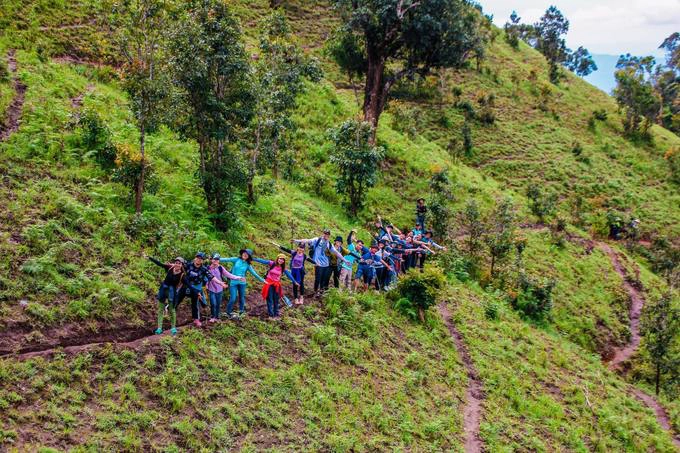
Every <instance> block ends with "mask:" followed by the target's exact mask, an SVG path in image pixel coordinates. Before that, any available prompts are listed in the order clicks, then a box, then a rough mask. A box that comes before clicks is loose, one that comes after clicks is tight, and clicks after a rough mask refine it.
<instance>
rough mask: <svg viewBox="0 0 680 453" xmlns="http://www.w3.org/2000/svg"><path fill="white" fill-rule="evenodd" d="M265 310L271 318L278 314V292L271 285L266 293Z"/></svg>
mask: <svg viewBox="0 0 680 453" xmlns="http://www.w3.org/2000/svg"><path fill="white" fill-rule="evenodd" d="M267 312H268V313H269V316H270V317H272V318H275V317H277V316H279V293H278V291H276V289H274V288H271V287H270V288H269V292H268V293H267Z"/></svg>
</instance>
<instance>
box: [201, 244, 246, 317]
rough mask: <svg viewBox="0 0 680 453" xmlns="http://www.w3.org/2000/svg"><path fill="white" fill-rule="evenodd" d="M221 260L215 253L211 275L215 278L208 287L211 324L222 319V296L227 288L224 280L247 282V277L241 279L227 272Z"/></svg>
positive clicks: (211, 260)
mask: <svg viewBox="0 0 680 453" xmlns="http://www.w3.org/2000/svg"><path fill="white" fill-rule="evenodd" d="M221 258H222V257H221V256H220V255H219V253H215V254H214V255H213V256H212V258H211V259H210V273H211V274H212V276H213V277H214V278H213V279H212V280H210V281H209V282H208V284H207V285H206V287H207V288H208V298H209V299H210V319H209V320H208V322H209V323H214V322H217V321H219V319H220V311H221V309H222V296H223V295H224V289H225V288H226V287H227V285H226V284H225V283H224V279H225V278H226V279H229V280H238V281H240V282H245V281H246V279H245V277H239V276H237V275H234V274H232V273H231V272H229V271H228V270H226V269H225V268H224V266H222V265H221V264H220V259H221Z"/></svg>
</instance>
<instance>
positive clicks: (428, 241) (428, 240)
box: [413, 230, 446, 271]
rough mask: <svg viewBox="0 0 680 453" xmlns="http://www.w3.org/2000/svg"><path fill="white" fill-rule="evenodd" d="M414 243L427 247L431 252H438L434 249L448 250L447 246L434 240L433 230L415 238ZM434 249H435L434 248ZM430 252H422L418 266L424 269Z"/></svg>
mask: <svg viewBox="0 0 680 453" xmlns="http://www.w3.org/2000/svg"><path fill="white" fill-rule="evenodd" d="M413 243H414V244H418V245H420V246H421V247H423V248H424V249H426V250H427V251H428V252H429V253H431V254H433V255H434V254H435V253H436V252H435V251H434V250H437V251H439V250H443V251H446V247H444V246H441V245H439V244H437V243H436V242H434V241H433V240H432V231H431V230H427V231H426V232H425V234H424V235H423V236H421V237H420V238H419V239H414V240H413ZM433 249H434V250H433ZM427 255H428V253H421V254H420V263H419V264H418V267H420V270H421V271H422V269H423V267H424V266H425V259H426V258H427Z"/></svg>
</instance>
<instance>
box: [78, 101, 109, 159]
mask: <svg viewBox="0 0 680 453" xmlns="http://www.w3.org/2000/svg"><path fill="white" fill-rule="evenodd" d="M76 124H77V126H78V128H79V130H80V136H79V139H80V143H81V146H83V148H84V149H85V150H86V151H87V153H86V155H94V159H95V161H96V162H97V163H98V164H99V166H100V167H102V169H104V170H111V169H113V168H115V166H116V155H117V152H116V146H115V145H114V143H113V141H112V137H111V130H110V129H109V128H108V127H107V126H106V124H104V122H103V121H102V119H101V117H100V116H99V115H98V114H97V112H96V111H94V110H90V109H88V110H85V111H83V112H82V113H81V114H80V115H79V116H78V118H77V123H76Z"/></svg>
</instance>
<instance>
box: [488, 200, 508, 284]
mask: <svg viewBox="0 0 680 453" xmlns="http://www.w3.org/2000/svg"><path fill="white" fill-rule="evenodd" d="M486 224H487V226H486V233H485V234H484V242H485V243H486V246H487V247H488V248H489V255H490V256H491V266H490V271H489V275H490V276H491V277H492V278H493V276H494V272H495V270H496V265H497V264H500V263H502V262H503V261H504V260H506V259H507V258H508V256H509V255H510V252H511V251H512V250H513V247H514V245H515V244H514V238H515V212H514V207H513V205H512V201H511V200H509V199H505V200H502V201H500V202H497V203H496V207H495V209H494V210H493V211H492V212H491V214H490V215H489V216H488V218H487V221H486Z"/></svg>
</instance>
